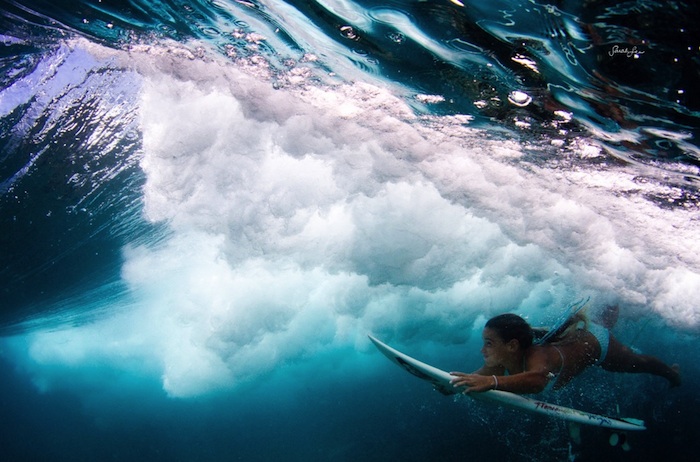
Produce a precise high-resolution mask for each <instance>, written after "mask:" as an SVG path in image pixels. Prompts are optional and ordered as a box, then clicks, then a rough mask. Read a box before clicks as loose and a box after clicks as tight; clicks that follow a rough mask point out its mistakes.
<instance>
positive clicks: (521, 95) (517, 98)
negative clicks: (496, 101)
mask: <svg viewBox="0 0 700 462" xmlns="http://www.w3.org/2000/svg"><path fill="white" fill-rule="evenodd" d="M508 101H510V102H511V103H512V104H514V105H516V106H518V107H525V106H527V105H528V104H530V103H531V102H532V97H531V96H530V95H528V94H527V93H525V92H523V91H519V90H515V91H512V92H510V94H509V95H508Z"/></svg>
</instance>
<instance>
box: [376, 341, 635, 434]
mask: <svg viewBox="0 0 700 462" xmlns="http://www.w3.org/2000/svg"><path fill="white" fill-rule="evenodd" d="M369 339H370V340H371V341H372V343H374V345H375V346H376V347H377V348H378V349H379V351H381V352H382V353H383V354H384V356H386V357H387V358H389V359H390V360H391V361H392V362H394V363H396V364H398V365H399V366H401V367H402V368H404V369H405V370H407V371H408V372H410V373H411V374H413V375H415V376H416V377H418V378H420V379H423V380H426V381H428V382H430V383H432V384H433V386H434V387H435V388H436V389H438V390H439V391H440V392H442V393H445V394H457V393H461V389H459V388H455V387H454V386H452V384H451V383H450V379H452V378H453V377H452V376H451V375H450V374H449V373H447V372H445V371H443V370H441V369H438V368H436V367H433V366H431V365H429V364H426V363H424V362H421V361H418V360H417V359H415V358H412V357H410V356H408V355H406V354H404V353H401V352H400V351H398V350H395V349H393V348H391V347H390V346H389V345H387V344H385V343H383V342H381V341H379V340H377V339H376V338H374V337H372V336H371V335H370V336H369ZM467 396H469V397H471V398H474V399H481V400H486V401H495V402H498V403H500V404H503V405H506V406H510V407H513V408H516V409H520V410H523V411H526V412H532V413H535V414H544V415H547V416H550V417H554V418H557V419H562V420H567V421H570V422H577V423H580V424H585V425H594V426H598V427H605V428H611V429H615V430H645V429H646V427H645V426H644V422H643V421H641V420H638V419H631V418H619V419H616V418H613V417H606V416H603V415H598V414H591V413H590V412H584V411H579V410H577V409H572V408H568V407H564V406H559V405H557V404H551V403H546V402H544V401H540V400H537V399H532V398H528V397H525V396H522V395H516V394H515V393H509V392H506V391H500V390H490V391H485V392H481V393H468V394H467Z"/></svg>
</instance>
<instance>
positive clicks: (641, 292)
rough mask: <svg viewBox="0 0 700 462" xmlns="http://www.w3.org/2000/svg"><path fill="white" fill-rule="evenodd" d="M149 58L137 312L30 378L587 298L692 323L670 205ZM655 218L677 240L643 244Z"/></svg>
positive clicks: (394, 121) (194, 379)
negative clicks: (156, 238) (145, 223)
mask: <svg viewBox="0 0 700 462" xmlns="http://www.w3.org/2000/svg"><path fill="white" fill-rule="evenodd" d="M137 58H138V57H131V58H130V59H137ZM148 58H149V59H152V58H153V56H152V55H149V56H148ZM160 59H161V61H160V62H159V61H158V60H157V59H156V62H155V64H152V63H150V62H149V66H150V67H149V68H148V69H147V70H142V71H141V72H142V73H143V74H144V85H143V95H142V100H141V103H140V113H141V114H140V115H141V126H142V132H143V141H144V146H143V160H142V167H143V171H144V173H145V175H146V183H145V186H144V213H145V216H146V218H147V219H148V220H150V221H153V222H161V223H166V224H167V226H168V227H169V229H170V235H169V237H168V238H167V239H166V240H165V241H164V242H159V243H154V244H152V245H150V246H136V245H134V246H128V247H127V248H126V249H125V251H124V267H123V279H124V281H125V282H126V283H127V284H128V286H129V287H130V289H131V296H132V297H133V298H134V299H135V300H136V302H135V305H136V308H134V309H133V310H131V311H129V312H127V313H123V314H121V315H118V316H115V317H113V318H111V319H105V320H102V321H99V322H97V323H95V324H92V325H88V326H83V327H81V328H75V329H71V330H70V331H66V332H64V333H56V332H52V333H34V334H32V336H31V337H30V338H28V342H29V343H28V344H29V347H28V356H29V358H30V360H31V361H33V362H34V366H33V367H34V370H35V374H36V376H37V377H38V379H37V381H40V379H39V378H41V381H42V383H43V386H45V387H46V386H49V385H50V383H51V376H50V375H47V374H45V373H43V372H42V371H45V370H48V369H50V368H52V367H61V366H63V367H71V366H72V365H75V364H89V363H95V362H100V361H103V362H112V363H114V364H118V365H121V367H123V368H125V369H127V370H131V371H132V372H133V371H135V370H139V371H141V372H142V373H143V374H146V375H149V376H153V375H155V376H158V377H159V380H160V381H161V383H162V386H163V388H164V389H165V390H166V391H167V392H168V393H169V394H170V395H171V396H179V397H186V396H195V395H199V394H202V393H208V392H211V391H215V390H220V389H226V388H229V387H234V386H237V385H240V384H245V383H249V382H251V381H255V380H259V379H260V378H261V377H264V376H266V375H267V374H270V373H271V372H272V371H274V370H275V369H276V368H278V367H279V366H280V365H283V364H290V363H294V362H299V361H312V358H313V357H314V356H315V355H316V354H318V353H319V352H324V351H326V352H327V351H330V350H332V349H343V348H347V347H351V346H357V347H358V348H360V349H366V348H368V346H367V343H366V338H365V335H366V334H367V333H369V332H375V333H380V334H382V335H383V336H385V338H394V339H403V340H407V339H416V340H427V339H432V340H441V341H444V342H447V343H451V342H460V341H464V339H465V337H466V336H467V335H468V333H469V332H470V331H471V329H472V327H473V326H474V325H475V323H476V324H478V323H480V322H482V321H483V318H484V316H489V315H490V314H495V313H498V312H503V311H507V310H515V311H519V312H520V313H523V314H526V315H529V316H531V318H532V319H533V320H535V321H542V320H547V319H549V320H551V316H556V315H558V314H559V310H560V309H562V307H563V306H564V305H566V304H567V303H568V302H570V301H573V299H574V298H577V297H579V298H580V297H582V296H583V294H592V295H593V302H594V303H597V304H600V303H605V302H615V303H620V304H623V305H626V306H628V307H629V308H630V309H632V308H634V309H653V310H655V311H656V312H657V313H659V314H660V315H662V316H664V317H666V318H667V319H669V320H671V321H674V320H678V319H679V318H682V319H683V322H689V323H691V324H692V325H691V327H692V326H697V324H698V322H699V321H698V319H697V314H696V312H695V310H694V308H691V307H689V306H688V305H689V304H690V302H691V301H692V299H691V297H690V296H689V294H691V295H692V294H695V295H694V297H695V299H697V295H698V294H697V290H698V289H697V288H698V287H700V284H698V282H699V281H698V277H699V276H698V275H699V274H700V270H699V269H698V268H699V267H700V265H699V264H698V260H697V258H698V257H697V255H698V254H700V252H695V255H696V256H691V255H686V256H684V257H683V258H681V257H678V256H677V254H676V252H678V251H679V249H680V247H679V246H682V245H690V246H692V245H694V246H695V250H696V251H697V250H698V249H697V242H695V241H694V240H693V239H691V237H689V236H691V234H692V233H691V231H692V230H688V227H687V226H685V227H684V225H683V216H682V214H678V213H676V214H671V213H666V212H664V211H663V210H659V209H658V208H656V207H655V206H653V205H651V204H649V203H646V202H643V201H640V202H635V201H634V199H627V198H625V197H624V196H616V195H614V194H611V193H610V191H606V190H603V189H601V188H599V187H598V186H597V185H599V184H601V183H604V182H605V181H603V180H601V179H600V178H593V179H592V180H591V182H590V183H588V184H587V183H586V182H585V181H583V180H581V178H578V180H581V181H578V182H577V181H575V180H576V176H575V175H573V174H572V175H571V176H567V175H566V174H565V173H563V172H556V171H546V170H541V171H538V170H537V169H536V168H534V167H532V168H531V170H529V171H528V170H525V169H523V168H521V167H519V166H517V165H516V164H514V163H513V161H514V159H518V158H519V157H520V156H521V152H520V148H519V146H518V145H517V144H516V143H514V142H508V141H493V140H487V139H484V137H483V135H482V134H481V133H479V132H478V131H475V130H473V129H469V128H466V127H464V125H463V124H462V123H461V122H460V120H459V118H438V117H435V118H431V119H419V118H416V117H415V116H414V115H412V113H411V112H410V111H409V110H408V108H407V106H405V105H404V104H403V103H402V102H400V101H399V100H398V99H396V98H394V97H393V96H392V95H391V94H390V93H389V92H387V91H384V90H381V89H379V88H377V87H372V86H369V85H365V84H354V85H351V84H348V85H343V86H338V87H320V86H314V87H308V88H301V89H291V90H284V91H282V90H273V89H272V87H271V86H269V85H268V83H266V82H258V81H256V80H254V79H252V78H250V77H248V76H246V75H244V74H242V73H240V72H237V71H236V70H233V69H227V68H226V67H222V66H220V65H218V64H213V63H212V64H206V63H201V62H192V61H189V60H183V61H178V63H177V64H178V66H173V65H171V64H172V63H171V61H169V60H177V59H178V58H177V57H175V55H168V56H165V57H161V58H160ZM163 63H166V64H163ZM167 63H171V64H167ZM604 174H605V173H600V172H592V173H591V176H592V177H595V176H596V175H604ZM669 226H678V228H677V230H680V231H677V232H676V234H675V235H676V237H677V238H679V239H681V241H682V242H683V244H678V243H674V242H671V241H670V240H664V241H662V242H659V240H658V239H655V235H656V234H658V233H660V234H664V233H670V232H671V231H669V230H668V229H667V227H669ZM693 242H695V243H694V244H693ZM548 317H549V318H548ZM59 337H60V338H61V339H62V340H61V341H59V342H57V341H56V340H57V339H58V338H59ZM118 367H119V366H118Z"/></svg>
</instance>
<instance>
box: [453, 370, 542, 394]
mask: <svg viewBox="0 0 700 462" xmlns="http://www.w3.org/2000/svg"><path fill="white" fill-rule="evenodd" d="M450 374H451V375H453V376H454V378H453V379H452V385H453V386H454V387H466V390H464V391H465V393H471V392H483V391H488V390H501V391H509V392H511V393H517V394H530V393H539V392H541V391H542V390H544V389H545V387H546V386H547V382H549V377H548V376H547V373H542V372H535V371H527V372H521V373H519V374H513V375H495V374H492V375H480V374H465V373H463V372H450Z"/></svg>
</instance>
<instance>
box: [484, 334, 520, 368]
mask: <svg viewBox="0 0 700 462" xmlns="http://www.w3.org/2000/svg"><path fill="white" fill-rule="evenodd" d="M481 336H482V338H483V340H484V346H483V347H481V354H482V355H483V356H484V364H485V365H486V366H490V367H494V366H504V365H505V363H507V362H508V358H510V357H511V356H512V355H513V353H514V352H513V349H512V348H511V347H510V346H509V345H508V344H507V343H506V342H504V341H503V339H502V338H501V336H500V335H498V333H497V332H496V331H495V330H493V329H491V328H489V327H486V328H484V331H483V332H482V334H481Z"/></svg>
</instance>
